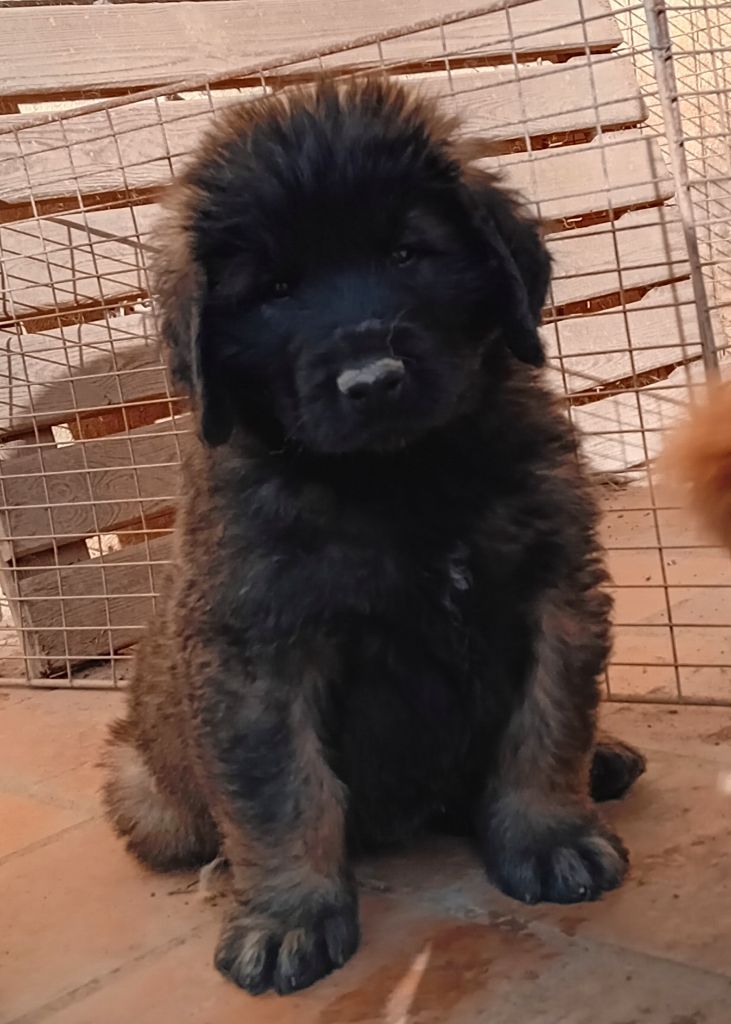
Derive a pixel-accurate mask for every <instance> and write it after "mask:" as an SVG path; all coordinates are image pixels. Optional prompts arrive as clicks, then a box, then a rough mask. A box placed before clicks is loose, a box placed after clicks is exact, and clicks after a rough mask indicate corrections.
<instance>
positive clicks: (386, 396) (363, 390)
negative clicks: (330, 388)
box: [337, 356, 406, 405]
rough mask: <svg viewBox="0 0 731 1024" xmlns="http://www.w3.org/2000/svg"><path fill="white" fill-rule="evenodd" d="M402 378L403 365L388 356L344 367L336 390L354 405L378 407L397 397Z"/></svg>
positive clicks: (398, 360)
mask: <svg viewBox="0 0 731 1024" xmlns="http://www.w3.org/2000/svg"><path fill="white" fill-rule="evenodd" d="M405 375H406V374H405V370H404V364H403V362H402V361H401V360H400V359H397V358H394V357H393V356H388V357H384V358H381V359H371V360H369V361H368V362H364V363H360V364H359V365H357V366H352V367H348V369H346V370H343V371H342V372H341V373H340V374H339V375H338V378H337V386H338V391H340V393H341V394H342V395H343V396H344V397H345V398H347V399H348V400H349V401H351V402H353V403H355V404H359V405H370V404H372V403H375V404H382V403H383V402H388V401H391V400H393V399H394V398H397V397H398V395H399V392H400V391H401V388H402V385H403V382H404V377H405Z"/></svg>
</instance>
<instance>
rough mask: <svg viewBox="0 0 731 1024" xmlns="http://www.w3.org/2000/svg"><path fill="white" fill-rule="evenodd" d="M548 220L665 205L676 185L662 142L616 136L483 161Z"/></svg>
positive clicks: (632, 135) (629, 135)
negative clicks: (584, 143) (667, 165)
mask: <svg viewBox="0 0 731 1024" xmlns="http://www.w3.org/2000/svg"><path fill="white" fill-rule="evenodd" d="M484 165H485V166H486V167H488V168H489V169H490V170H496V169H497V170H499V171H502V172H504V180H505V183H506V184H507V185H509V186H510V187H511V188H513V189H516V190H517V191H518V192H521V193H522V194H523V195H524V196H525V198H526V199H527V200H528V202H529V203H530V204H531V205H532V206H533V207H534V209H535V211H536V213H537V214H538V215H539V216H540V217H541V218H542V219H543V220H546V221H549V222H562V221H563V222H567V223H570V221H571V220H574V219H578V218H580V217H585V216H588V215H589V214H601V213H605V212H606V211H608V210H611V211H619V210H625V209H631V208H632V207H635V206H646V205H650V204H658V203H662V202H664V201H665V200H667V199H670V197H671V196H672V195H673V185H672V181H671V178H670V175H669V173H668V170H667V167H666V165H665V162H664V160H663V156H662V153H661V151H660V146H659V145H658V143H657V141H656V140H655V139H653V138H650V137H648V136H642V135H638V133H637V132H633V131H627V132H612V133H610V134H609V135H607V136H602V137H600V138H597V139H594V141H593V142H590V143H588V144H587V145H583V146H565V147H564V146H560V147H558V148H556V149H547V150H541V151H540V152H538V153H526V154H523V155H521V156H520V157H505V158H497V159H494V160H486V161H484Z"/></svg>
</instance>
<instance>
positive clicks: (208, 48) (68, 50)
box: [0, 0, 621, 97]
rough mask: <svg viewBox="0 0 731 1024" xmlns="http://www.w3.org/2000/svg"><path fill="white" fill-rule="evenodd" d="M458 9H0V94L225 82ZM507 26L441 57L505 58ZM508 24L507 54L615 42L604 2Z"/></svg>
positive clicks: (299, 2)
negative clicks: (237, 73)
mask: <svg viewBox="0 0 731 1024" xmlns="http://www.w3.org/2000/svg"><path fill="white" fill-rule="evenodd" d="M463 9H464V0H370V2H369V3H367V4H360V3H347V4H339V5H338V12H337V17H334V16H333V9H332V7H331V5H329V4H323V3H322V2H321V0H246V2H244V0H240V2H231V0H227V2H210V3H205V4H198V3H177V4H154V3H150V4H144V5H140V6H137V7H132V6H130V7H126V8H125V7H119V6H115V5H93V6H90V7H89V6H84V7H78V8H74V7H54V8H52V9H44V8H23V9H19V10H15V9H11V8H5V9H1V10H0V67H2V68H3V75H2V80H1V81H0V95H5V96H22V97H29V96H34V97H37V96H40V95H64V94H65V95H69V94H81V93H92V92H96V91H99V90H108V91H114V92H121V91H123V90H124V89H128V88H134V87H140V86H149V85H155V84H158V83H173V82H177V81H180V80H182V79H186V78H189V77H190V76H201V77H206V76H212V75H217V74H228V73H230V72H231V71H232V69H236V68H242V67H245V66H247V65H258V64H259V63H264V62H266V61H268V60H272V59H275V58H278V57H280V56H283V55H286V54H296V53H302V52H305V51H308V50H311V49H321V48H324V47H327V46H331V45H333V44H335V43H337V42H338V41H340V40H342V41H347V40H351V39H355V38H358V37H361V36H363V35H372V34H373V33H374V32H376V31H379V32H385V31H387V30H389V29H394V28H398V27H399V26H402V25H409V24H413V23H415V22H417V21H421V20H424V19H429V18H435V17H440V16H443V15H448V14H453V13H455V12H458V11H460V10H463ZM582 16H583V18H585V19H586V21H585V22H584V23H582ZM508 24H509V23H508V19H507V16H506V13H505V12H504V11H500V12H497V13H495V14H491V15H488V16H486V17H482V18H479V19H472V20H469V21H462V22H458V23H456V24H453V25H448V26H446V28H445V30H444V36H445V39H446V43H447V47H448V49H449V50H450V51H454V50H456V51H461V52H463V51H466V50H469V51H470V52H471V54H472V55H474V57H475V58H476V59H479V60H480V61H481V62H489V61H495V60H503V61H505V60H508V59H512V53H511V46H510V43H509V39H510V32H509V31H508ZM510 24H511V25H512V30H513V35H514V37H515V44H514V45H515V52H516V53H517V54H519V55H526V54H531V55H532V54H540V53H547V54H551V55H553V54H578V53H584V52H585V46H586V43H587V41H588V44H589V46H590V47H592V48H595V49H597V50H608V49H611V48H613V47H615V46H617V45H619V43H620V42H621V35H620V33H619V30H618V28H617V25H616V22H615V21H614V19H613V18H612V17H611V14H610V5H609V2H608V0H536V2H535V3H531V4H529V5H527V6H523V7H517V8H515V9H514V10H512V11H511V12H510ZM565 25H568V27H561V26H565ZM382 52H383V56H384V58H385V59H386V60H396V61H407V62H410V63H422V62H424V61H428V60H433V59H438V58H439V57H440V56H441V55H442V53H443V39H442V34H441V32H440V30H439V28H434V29H431V30H429V31H424V32H420V33H411V34H408V35H404V36H402V37H401V38H399V39H394V40H391V41H387V42H384V43H383V46H382ZM338 62H339V63H341V64H343V63H344V64H347V65H348V66H368V65H371V66H372V65H378V64H379V63H380V59H379V52H378V48H377V47H375V46H371V47H369V48H366V49H361V50H359V51H354V52H351V53H348V54H344V55H342V56H340V57H339V58H338ZM311 67H312V69H313V70H314V69H317V68H318V67H319V64H318V63H317V62H313V63H312V65H311Z"/></svg>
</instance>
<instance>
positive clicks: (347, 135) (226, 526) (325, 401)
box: [106, 80, 643, 992]
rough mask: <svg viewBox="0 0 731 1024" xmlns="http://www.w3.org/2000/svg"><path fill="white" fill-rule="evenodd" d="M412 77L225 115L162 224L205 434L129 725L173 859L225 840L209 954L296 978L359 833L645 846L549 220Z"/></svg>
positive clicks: (129, 816)
mask: <svg viewBox="0 0 731 1024" xmlns="http://www.w3.org/2000/svg"><path fill="white" fill-rule="evenodd" d="M452 132H453V126H452V125H451V124H450V123H448V122H447V121H446V120H445V119H443V118H442V117H441V116H440V115H439V114H438V112H437V111H435V109H433V108H432V106H431V105H428V104H426V103H424V102H422V101H421V100H419V99H418V98H416V97H415V96H413V95H411V94H409V93H407V92H405V91H403V89H402V88H401V87H400V86H398V85H396V84H394V83H393V82H388V81H382V80H376V81H366V82H362V81H359V82H351V83H349V84H345V85H343V84H340V85H334V84H330V85H321V86H320V87H318V88H317V89H315V90H311V91H300V92H293V93H287V94H284V95H282V96H280V97H277V98H274V99H267V100H265V101H262V102H259V103H255V104H248V105H244V106H241V107H237V108H236V109H233V110H230V111H228V112H227V113H226V114H225V115H224V116H223V117H222V118H221V121H220V124H219V127H218V128H217V129H216V131H215V133H214V134H213V135H212V136H211V137H210V138H209V139H208V141H207V142H206V144H205V145H204V146H203V148H202V150H201V152H200V154H199V156H198V158H197V160H196V161H195V162H194V163H193V165H192V166H191V168H190V169H189V170H188V171H187V173H186V174H185V175H184V177H183V178H182V180H181V181H180V182H179V183H178V185H177V188H176V190H175V191H174V193H173V198H172V200H171V206H172V210H171V216H170V222H169V224H168V227H167V229H166V233H165V235H164V236H163V237H162V238H161V242H160V250H161V251H160V257H159V265H158V268H157V287H158V297H159V307H160V312H161V324H162V334H163V336H164V339H165V341H166V343H167V345H168V347H169V350H170V352H171V356H172V367H173V372H174V374H175V376H176V378H177V380H178V381H179V382H180V383H181V384H182V386H183V387H184V388H185V389H186V390H187V391H188V393H189V394H190V395H191V396H192V398H193V403H194V408H195V415H196V418H197V423H198V427H199V435H200V438H199V440H198V441H194V442H193V443H192V447H191V451H190V453H189V455H188V458H187V461H186V463H185V468H184V487H183V500H182V509H181V515H180V522H179V526H178V532H177V547H176V566H175V572H174V573H173V574H172V576H171V580H170V583H169V585H168V588H167V591H166V593H165V595H164V597H163V600H162V601H161V610H160V612H159V615H158V618H157V621H156V622H155V623H154V626H153V627H152V629H151V630H150V633H149V635H148V637H147V639H146V640H145V642H144V644H143V646H142V649H141V652H140V655H139V659H138V664H137V672H136V676H135V679H134V681H133V684H132V688H131V694H130V703H129V710H128V714H127V717H126V718H125V719H124V720H123V721H122V722H119V723H117V724H116V725H115V727H114V729H113V731H112V735H111V738H110V744H109V748H108V754H107V761H108V780H107V785H106V801H107V808H108V813H109V816H110V818H111V820H112V821H113V823H114V824H115V826H116V828H117V830H118V831H119V832H120V833H121V834H122V835H124V836H126V837H127V839H128V843H129V846H130V848H131V849H132V850H133V851H134V852H135V853H136V854H137V855H138V856H140V857H141V858H142V859H143V860H144V861H146V862H147V863H149V864H151V865H152V866H153V867H156V868H160V869H165V868H171V867H177V866H185V865H193V864H197V863H201V862H204V861H205V860H206V859H209V858H212V857H214V856H216V854H217V853H218V852H219V850H220V849H221V848H222V849H223V852H224V853H225V856H226V858H227V859H228V861H229V863H230V865H231V870H232V877H233V887H234V893H235V907H234V909H233V912H232V914H231V916H230V918H229V920H228V921H227V924H226V926H225V928H224V931H223V935H222V938H221V941H220V944H219V948H218V952H217V956H216V962H217V964H218V966H219V968H220V969H221V970H222V971H223V972H224V973H226V974H228V975H230V976H231V977H232V978H233V980H234V981H235V982H237V984H239V985H241V986H243V987H244V988H246V989H248V990H249V991H251V992H261V991H263V990H265V989H267V988H270V987H274V988H275V989H276V990H277V991H278V992H289V991H292V990H294V989H298V988H301V987H303V986H305V985H308V984H310V983H311V982H313V981H315V980H316V979H317V978H319V977H321V976H322V975H324V974H326V973H327V972H328V971H330V970H331V969H332V968H333V967H336V966H339V965H340V964H342V963H344V962H345V960H347V959H348V957H349V956H351V954H352V953H353V952H354V950H355V948H356V946H357V943H358V920H357V906H356V893H355V889H354V885H353V879H352V875H351V871H350V867H349V860H348V855H349V851H351V850H352V849H359V848H364V847H366V848H367V847H372V846H380V845H383V844H390V843H393V842H397V841H401V840H403V839H405V838H407V837H408V836H410V835H412V834H413V833H415V832H416V831H417V830H418V829H420V828H423V827H426V826H428V825H430V824H435V823H438V822H439V821H440V819H442V820H447V819H448V820H450V821H451V822H455V821H456V822H457V823H458V824H460V825H466V826H468V827H470V828H471V830H472V831H473V834H474V835H476V838H477V843H478V848H479V851H480V855H481V857H482V858H483V860H484V863H485V866H486V868H487V872H488V874H489V876H490V878H491V879H492V880H493V881H494V882H495V884H496V885H498V886H500V888H501V889H503V890H504V891H505V892H507V893H509V894H510V895H512V896H515V897H516V898H518V899H521V900H528V901H534V900H542V899H544V900H556V901H560V902H571V901H574V900H587V899H594V898H595V897H597V896H599V895H600V894H601V893H602V892H603V891H605V890H608V889H611V888H613V887H614V886H616V885H618V884H619V882H620V881H621V879H622V877H623V875H624V873H625V870H626V862H627V857H626V853H625V850H624V848H623V846H622V844H621V842H620V841H619V840H618V839H617V838H616V836H614V835H612V833H611V832H610V831H608V829H607V828H606V827H605V826H604V825H603V824H602V823H601V821H600V820H599V818H598V817H597V814H596V812H595V810H594V807H593V805H592V802H591V794H590V777H591V778H592V779H593V787H594V792H593V796H594V797H595V798H596V799H599V798H601V797H603V796H615V795H618V794H619V793H621V792H622V791H623V790H624V789H625V788H626V787H627V786H628V785H629V784H630V783H631V781H632V780H633V779H634V778H635V777H636V775H637V774H639V772H640V771H641V770H642V766H643V763H642V759H641V757H640V755H638V754H636V753H635V752H633V751H632V750H630V749H629V748H627V747H624V746H622V745H621V744H611V743H610V744H605V745H599V746H597V741H596V735H595V715H596V707H597V698H598V683H597V680H598V678H599V676H600V674H601V672H602V669H603V667H604V665H605V662H606V659H607V653H608V648H609V624H608V616H609V610H610V607H609V599H608V597H607V596H606V595H605V594H604V593H603V591H602V589H601V587H602V585H603V584H604V582H605V573H604V569H603V566H602V556H601V552H600V550H599V547H598V544H597V540H596V536H595V519H596V513H595V508H594V504H593V501H592V498H591V496H590V492H589V490H588V488H587V484H586V482H585V480H584V476H583V472H582V469H581V467H580V464H579V461H578V460H577V457H576V452H575V450H574V442H573V440H572V437H571V432H570V429H569V426H568V423H567V421H566V420H565V418H564V416H563V415H562V414H561V413H560V412H559V411H558V410H557V408H556V406H555V403H554V401H553V400H552V398H551V397H550V396H549V393H548V391H547V390H546V387H545V386H544V384H543V383H542V380H541V375H540V373H539V372H538V371H537V370H536V369H535V368H536V367H539V366H540V365H541V363H542V362H543V352H542V349H541V343H540V340H539V337H538V334H537V331H536V328H537V324H538V321H539V316H540V311H541V307H542V305H543V302H544V299H545V295H546V289H547V286H548V281H549V260H548V257H547V255H546V251H545V248H544V246H543V243H542V241H541V238H540V234H539V231H538V228H537V226H536V224H535V223H533V222H532V221H531V220H530V219H529V218H528V217H527V216H526V215H525V214H524V213H523V212H522V211H521V210H520V209H519V207H518V206H517V205H516V202H515V201H514V200H513V199H512V198H511V197H510V196H509V195H508V194H507V193H505V192H504V191H502V190H501V189H500V188H499V187H498V186H497V185H496V183H495V181H494V180H493V179H492V178H491V177H490V176H488V175H487V174H484V173H482V172H479V171H477V170H474V169H472V168H470V167H469V166H467V165H466V164H465V163H463V161H462V160H461V159H460V154H459V149H458V146H457V145H456V144H455V142H454V140H453V135H452Z"/></svg>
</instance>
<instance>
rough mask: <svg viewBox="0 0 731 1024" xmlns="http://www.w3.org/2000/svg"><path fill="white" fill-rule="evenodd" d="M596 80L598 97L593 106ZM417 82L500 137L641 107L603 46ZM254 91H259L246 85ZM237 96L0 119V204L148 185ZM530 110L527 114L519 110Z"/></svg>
mask: <svg viewBox="0 0 731 1024" xmlns="http://www.w3.org/2000/svg"><path fill="white" fill-rule="evenodd" d="M592 81H593V88H594V89H595V90H596V95H597V96H598V97H599V99H600V104H601V105H600V106H599V108H598V110H595V109H594V107H593V105H592V103H591V96H592ZM414 84H415V87H416V88H418V89H420V90H421V91H423V92H424V93H426V94H428V95H430V96H433V97H434V98H437V99H440V100H442V101H443V102H444V103H445V104H446V105H448V106H449V107H451V108H452V109H453V110H454V112H455V113H456V114H457V115H458V116H459V117H460V118H461V119H462V122H463V133H464V134H465V135H470V136H479V137H481V138H483V139H484V147H485V151H486V152H488V151H490V149H491V148H493V149H494V147H495V145H496V144H497V143H502V144H507V143H510V142H514V141H515V140H519V141H520V142H523V140H524V139H525V136H526V133H527V135H528V136H529V137H531V138H536V137H538V136H541V135H551V136H554V135H555V134H556V133H567V132H568V133H573V132H586V131H589V130H593V129H595V128H596V127H597V123H599V124H601V125H603V126H618V125H629V124H639V123H640V122H642V121H643V120H644V119H645V117H646V109H645V106H644V104H643V102H642V99H641V97H640V94H639V89H638V86H637V82H636V79H635V75H634V70H633V66H632V62H631V60H630V58H629V57H621V58H617V57H616V56H615V55H612V54H610V55H606V56H604V55H599V56H597V57H596V58H593V59H592V62H591V64H588V63H587V60H586V59H585V58H576V59H575V60H572V61H569V62H568V63H566V64H560V65H552V64H544V65H538V66H533V65H530V66H523V65H517V66H510V67H507V68H491V69H479V70H477V69H476V70H470V71H454V72H453V73H452V75H451V76H450V77H448V76H447V75H446V74H442V73H434V74H431V75H420V76H416V77H415V78H414ZM250 92H251V94H252V98H253V96H254V95H260V90H251V91H250ZM240 99H241V97H239V98H237V99H232V98H230V97H216V96H215V95H214V96H213V97H212V100H211V103H209V101H208V100H183V101H179V102H165V101H160V102H159V103H156V102H154V101H146V102H142V103H136V104H135V103H131V104H130V106H128V107H119V108H116V109H114V110H111V111H109V112H107V113H92V114H86V115H83V116H79V117H75V118H71V119H69V120H65V121H63V122H53V123H50V124H45V125H41V126H38V127H34V128H23V127H22V126H23V124H25V123H26V122H27V115H22V114H21V115H16V116H9V117H5V118H2V119H0V129H2V128H3V127H4V126H9V125H17V126H18V132H17V134H7V135H0V203H3V202H5V203H8V204H17V203H25V202H27V201H28V200H29V198H30V196H31V195H32V196H33V197H34V198H35V199H36V201H39V200H41V199H50V198H63V197H68V196H75V195H76V194H77V189H78V191H79V192H81V194H82V195H86V194H98V193H106V192H118V191H123V190H125V189H142V188H153V187H159V186H162V185H165V184H167V183H168V182H169V180H170V178H171V176H172V174H173V173H176V172H177V171H178V170H179V169H180V167H181V165H182V164H183V163H184V161H185V159H186V158H187V156H188V154H189V153H190V152H191V150H193V149H194V148H195V147H196V145H197V144H198V142H199V140H200V137H201V135H202V134H203V133H204V132H205V131H206V129H207V128H208V127H209V126H210V125H211V123H212V121H213V118H214V116H215V110H216V108H221V107H223V106H225V105H227V104H230V103H235V102H239V101H240ZM524 112H528V117H527V120H524V118H523V114H524Z"/></svg>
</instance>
